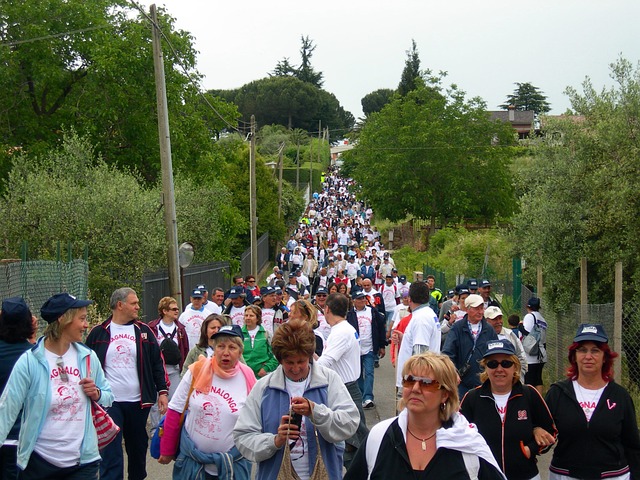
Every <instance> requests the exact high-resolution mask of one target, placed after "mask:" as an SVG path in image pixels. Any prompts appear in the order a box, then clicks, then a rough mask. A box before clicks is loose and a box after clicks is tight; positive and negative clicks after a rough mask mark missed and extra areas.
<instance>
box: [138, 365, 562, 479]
mask: <svg viewBox="0 0 640 480" xmlns="http://www.w3.org/2000/svg"><path fill="white" fill-rule="evenodd" d="M394 392H395V372H394V370H393V367H392V366H391V362H390V361H389V359H388V358H384V359H382V360H381V361H380V368H376V370H375V383H374V394H375V404H376V407H375V408H372V409H370V410H365V416H366V417H367V425H368V426H369V427H372V426H373V425H375V424H376V423H378V422H379V421H381V420H385V419H387V418H390V417H393V416H394V415H395V393H394ZM550 460H551V453H547V454H546V455H543V456H542V457H539V466H538V468H539V470H540V474H541V477H542V480H547V479H548V468H549V462H550ZM171 469H172V466H171V465H160V464H159V463H158V462H157V460H155V459H153V458H151V457H148V459H147V473H148V478H149V479H151V480H156V479H158V480H164V479H170V478H171Z"/></svg>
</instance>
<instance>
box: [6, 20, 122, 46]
mask: <svg viewBox="0 0 640 480" xmlns="http://www.w3.org/2000/svg"><path fill="white" fill-rule="evenodd" d="M111 27H112V25H100V26H95V27H87V28H80V29H78V30H70V31H68V32H62V33H53V34H51V35H44V36H42V37H35V38H28V39H26V40H13V41H11V42H0V45H2V46H7V47H13V46H15V45H22V44H25V43H33V42H39V41H41V40H49V39H51V38H59V37H64V36H67V35H74V34H76V33H84V32H90V31H92V30H99V29H101V28H111Z"/></svg>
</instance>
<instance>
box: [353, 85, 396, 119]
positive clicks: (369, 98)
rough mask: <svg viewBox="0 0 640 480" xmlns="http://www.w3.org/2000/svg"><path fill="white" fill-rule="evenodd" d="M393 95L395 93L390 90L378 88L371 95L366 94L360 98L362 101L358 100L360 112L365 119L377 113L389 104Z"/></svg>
mask: <svg viewBox="0 0 640 480" xmlns="http://www.w3.org/2000/svg"><path fill="white" fill-rule="evenodd" d="M394 94H395V91H394V90H391V89H390V88H380V89H378V90H374V91H373V92H371V93H367V94H366V95H365V96H364V97H362V100H360V104H361V105H362V112H363V113H364V114H365V116H367V117H368V116H369V115H371V114H372V113H376V112H379V111H380V110H382V108H383V107H384V106H385V105H386V104H387V103H389V102H391V100H392V99H393V95H394Z"/></svg>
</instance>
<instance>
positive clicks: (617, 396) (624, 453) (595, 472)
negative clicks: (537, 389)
mask: <svg viewBox="0 0 640 480" xmlns="http://www.w3.org/2000/svg"><path fill="white" fill-rule="evenodd" d="M608 342H609V338H608V337H607V334H606V333H605V330H604V328H603V327H602V325H594V324H582V325H580V326H579V327H578V331H577V332H576V336H575V337H574V339H573V343H572V344H571V345H570V346H569V369H568V370H567V377H568V378H567V379H565V380H562V381H559V382H557V383H554V384H553V385H551V388H549V392H548V393H547V396H546V400H547V404H548V405H549V410H551V414H552V415H553V418H554V420H555V422H556V426H557V427H558V445H556V447H555V449H554V450H553V458H552V459H551V465H550V467H549V480H573V479H577V478H607V479H614V480H629V479H631V480H633V479H636V478H640V438H639V435H638V425H637V422H636V411H635V407H634V405H633V399H632V398H631V396H630V395H629V393H628V392H627V391H626V390H625V389H624V388H623V387H622V386H620V385H618V384H617V383H616V382H614V381H613V361H614V360H615V358H616V357H618V354H617V353H616V352H614V351H613V350H611V348H610V347H609V343H608Z"/></svg>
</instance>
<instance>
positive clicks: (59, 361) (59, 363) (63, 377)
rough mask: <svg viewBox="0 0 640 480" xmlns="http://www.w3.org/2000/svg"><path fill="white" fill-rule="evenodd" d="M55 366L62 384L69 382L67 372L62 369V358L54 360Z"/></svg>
mask: <svg viewBox="0 0 640 480" xmlns="http://www.w3.org/2000/svg"><path fill="white" fill-rule="evenodd" d="M56 366H57V367H58V374H59V375H60V380H62V381H63V382H64V383H67V382H68V381H69V375H67V371H66V370H65V369H64V360H63V359H62V357H58V358H56Z"/></svg>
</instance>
